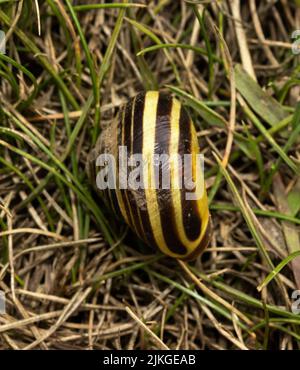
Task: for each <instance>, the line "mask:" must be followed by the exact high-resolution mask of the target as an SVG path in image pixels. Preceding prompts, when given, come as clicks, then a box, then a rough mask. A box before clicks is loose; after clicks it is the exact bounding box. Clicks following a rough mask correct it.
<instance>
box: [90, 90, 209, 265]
mask: <svg viewBox="0 0 300 370" xmlns="http://www.w3.org/2000/svg"><path fill="white" fill-rule="evenodd" d="M121 149H122V150H121ZM199 156H200V152H199V146H198V140H197V135H196V130H195V127H194V124H193V122H192V121H191V119H190V118H189V116H188V114H187V112H186V111H185V109H184V108H183V106H182V105H181V103H180V102H179V100H177V99H176V98H174V97H172V96H171V95H170V94H166V93H162V92H160V91H147V92H142V93H139V94H138V95H136V96H135V97H134V98H132V99H130V100H129V101H128V102H127V103H126V104H125V105H124V106H123V107H122V108H121V109H120V111H119V114H118V115H117V118H116V119H115V120H114V121H113V123H112V125H111V126H109V127H107V128H106V129H104V130H103V131H102V133H101V134H100V136H99V138H98V140H97V143H96V145H95V148H93V149H92V151H91V152H90V154H89V159H88V175H89V178H90V181H91V182H92V183H93V184H96V185H97V186H96V189H97V190H98V191H99V192H100V193H101V195H102V197H103V199H104V200H105V201H106V202H107V203H108V205H109V207H110V208H111V209H112V210H113V211H114V212H116V213H117V214H120V215H121V216H122V217H123V218H124V220H125V221H126V223H127V224H128V225H129V226H130V228H131V229H132V230H133V231H134V232H135V233H136V235H137V236H138V237H139V238H140V239H142V240H143V241H144V242H145V243H146V244H148V245H150V246H155V247H156V248H158V249H159V250H160V251H161V252H163V253H164V254H166V255H168V256H170V257H174V258H179V259H182V260H192V259H195V258H196V257H197V256H199V255H200V254H201V252H202V251H203V250H204V249H205V248H206V247H207V245H208V244H209V242H210V234H211V222H210V214H209V209H208V200H207V194H206V189H205V182H204V173H203V169H202V168H201V166H199V163H198V162H199V161H198V157H199ZM141 164H143V165H141ZM128 168H133V170H132V171H131V172H130V173H129V170H128Z"/></svg>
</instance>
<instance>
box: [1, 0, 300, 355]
mask: <svg viewBox="0 0 300 370" xmlns="http://www.w3.org/2000/svg"><path fill="white" fill-rule="evenodd" d="M238 3H240V5H239V9H237V8H236V6H237V5H238ZM36 4H37V2H32V1H28V0H23V1H21V0H20V1H0V29H1V30H4V31H5V32H6V34H7V36H8V39H7V41H6V49H7V50H6V51H7V52H6V54H5V55H4V54H0V102H1V106H0V290H3V291H4V292H5V295H6V298H7V313H6V314H3V315H1V314H0V349H8V348H11V349H33V348H35V349H88V348H89V349H132V348H139V349H159V348H163V349H165V348H171V349H179V348H180V349H246V348H248V349H299V338H300V315H299V314H298V313H297V312H296V311H295V310H292V307H293V303H295V298H294V297H295V291H296V290H300V255H299V254H300V233H299V225H300V180H299V174H300V140H299V127H300V102H299V95H300V89H299V80H300V74H299V73H300V69H299V61H300V59H299V58H300V56H297V55H293V54H292V52H291V50H292V49H291V47H292V42H293V40H292V39H291V38H290V35H291V33H292V32H293V31H294V30H296V29H299V28H300V24H299V19H300V7H299V4H298V5H296V2H293V1H289V2H276V3H270V2H267V1H261V2H256V7H255V8H256V9H255V14H254V15H253V14H252V15H251V14H250V12H249V8H248V4H246V2H237V1H235V0H233V1H231V2H230V4H229V3H227V2H211V3H210V4H206V3H203V4H200V2H199V4H194V2H193V3H192V2H189V1H178V2H173V1H170V0H165V1H156V2H154V1H147V2H145V1H136V2H130V1H123V2H117V1H116V2H113V1H111V3H110V4H109V3H107V2H106V3H105V4H103V3H101V2H100V1H90V2H88V3H87V2H85V3H84V2H81V1H71V0H66V1H62V0H59V1H53V0H47V1H45V2H39V8H38V9H37V8H36V6H37V5H36ZM233 14H234V16H233ZM239 14H240V17H241V19H240V20H239V19H238V17H239ZM39 24H40V25H41V35H39V32H38V30H39V27H38V25H39ZM282 24H284V25H285V27H284V28H283V27H281V25H282ZM157 88H159V89H163V90H165V91H168V92H170V93H172V94H174V95H176V96H177V97H178V98H179V99H180V100H181V101H182V102H183V103H184V105H185V106H186V107H187V109H188V111H189V113H190V116H191V117H192V119H193V121H194V123H195V126H196V129H197V132H198V137H199V144H200V148H201V151H202V152H203V153H204V155H205V165H206V168H205V178H206V184H207V190H208V196H209V202H210V211H211V215H212V222H213V236H212V241H211V245H210V246H209V247H208V248H207V250H206V251H205V252H204V253H203V255H202V256H201V257H199V258H197V260H196V261H193V262H190V263H188V264H187V263H183V262H179V261H176V260H173V259H170V258H167V257H165V256H162V255H161V254H160V253H158V252H156V251H151V250H150V249H149V248H148V247H147V246H145V245H144V244H143V243H142V242H141V241H140V240H138V238H137V237H136V236H135V235H134V234H133V232H132V231H130V230H129V229H128V228H127V227H126V225H125V224H124V222H123V221H122V220H120V219H119V218H118V217H117V215H115V214H113V213H112V212H111V211H110V210H109V209H107V208H106V207H105V205H104V203H103V201H102V200H101V199H100V198H99V197H98V196H97V194H96V193H95V192H94V190H93V188H92V186H91V184H90V183H89V181H88V179H87V174H86V169H85V167H86V161H87V156H88V153H89V151H90V150H91V149H92V148H93V146H94V143H95V141H96V139H97V137H98V135H99V132H100V131H101V129H103V128H106V127H107V126H109V125H111V122H112V120H113V118H114V117H115V115H116V113H117V112H118V109H119V108H120V106H121V105H122V104H123V103H124V102H126V100H127V99H128V98H129V97H132V96H134V95H135V94H136V93H137V92H139V91H142V90H147V89H157ZM293 311H294V312H293Z"/></svg>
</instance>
